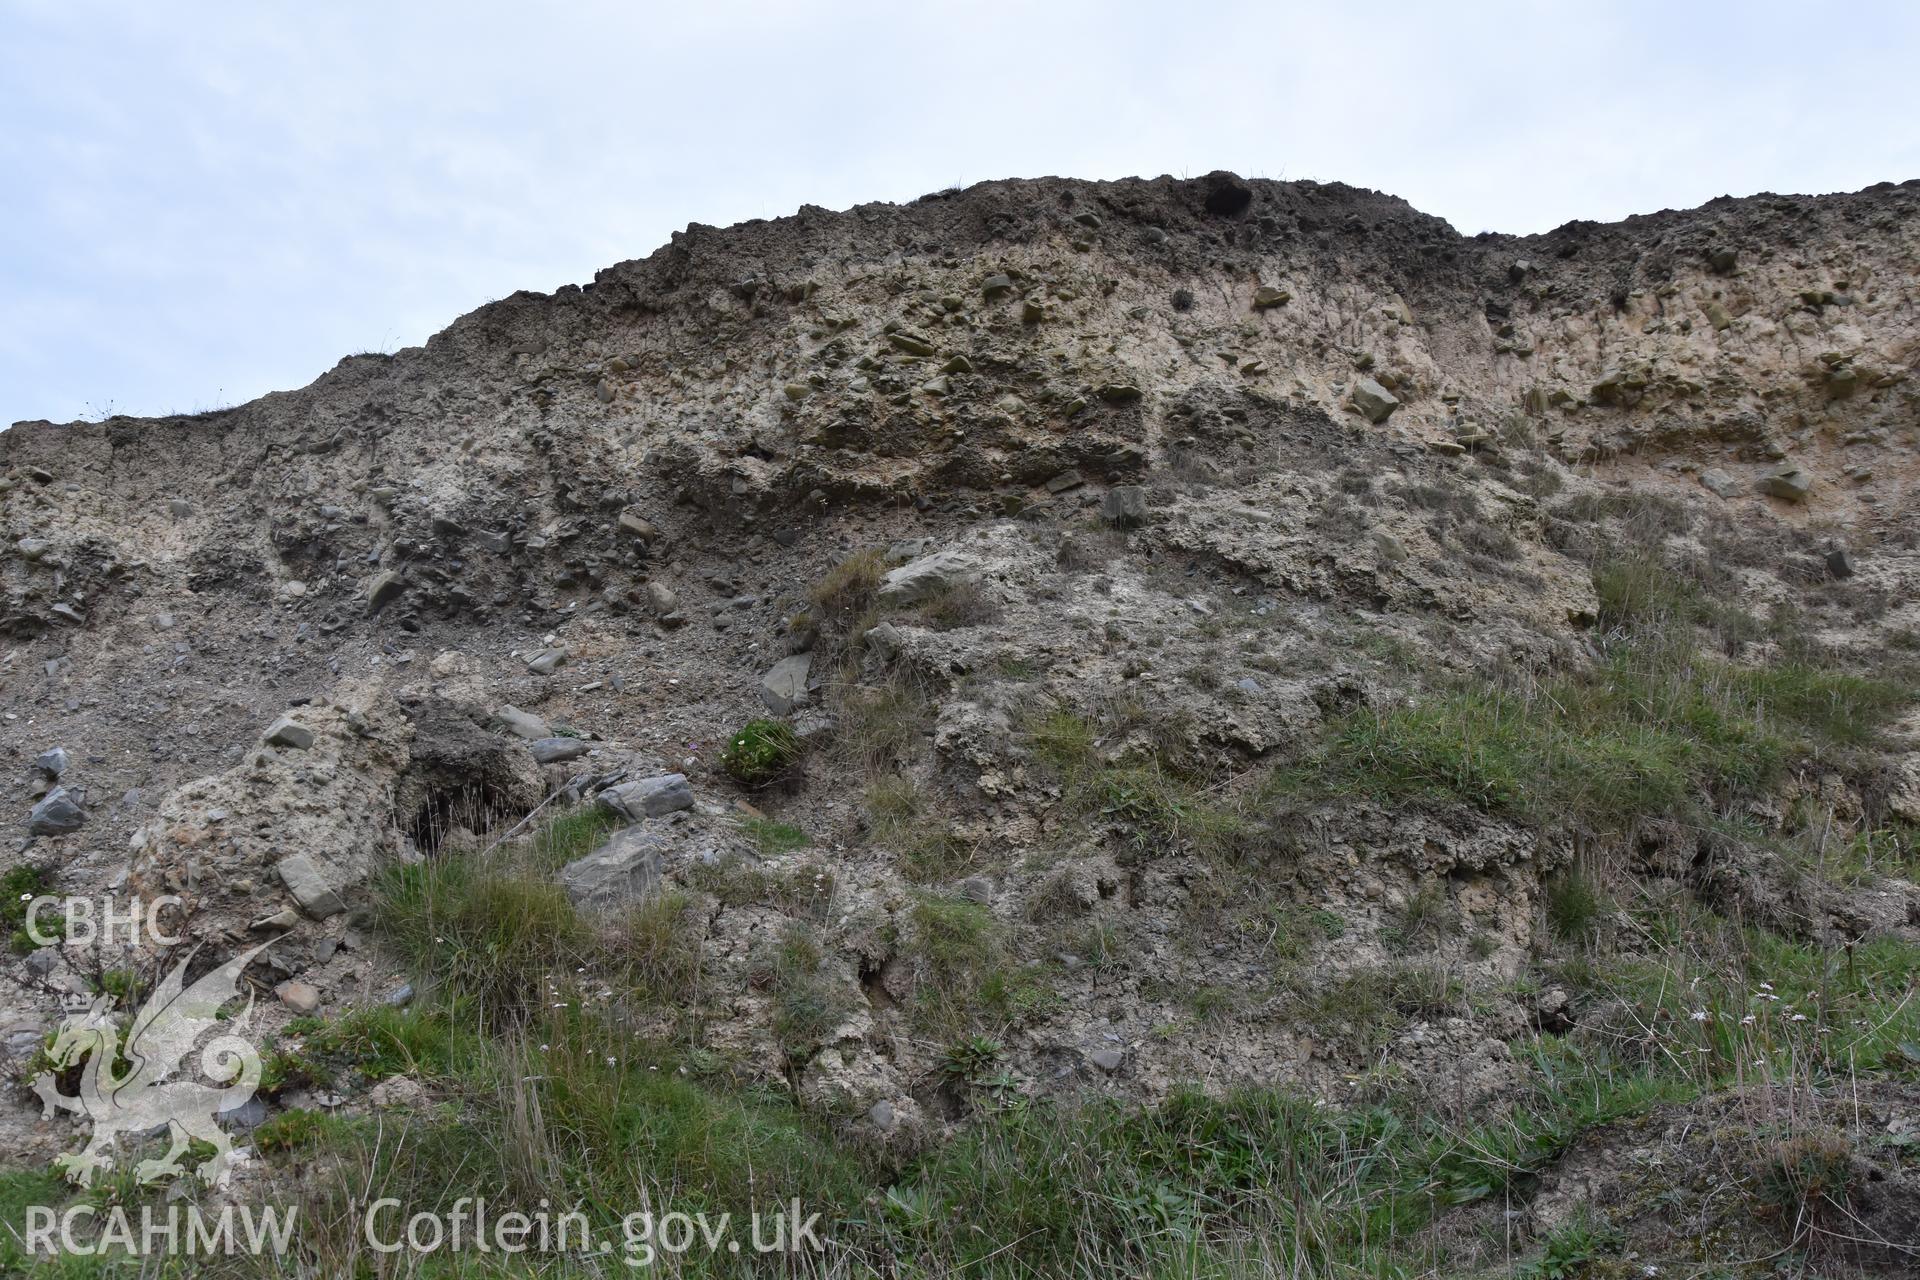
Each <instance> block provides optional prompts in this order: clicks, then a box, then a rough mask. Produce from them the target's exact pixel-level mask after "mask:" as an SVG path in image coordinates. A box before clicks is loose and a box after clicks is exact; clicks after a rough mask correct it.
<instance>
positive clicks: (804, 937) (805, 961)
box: [758, 920, 854, 1063]
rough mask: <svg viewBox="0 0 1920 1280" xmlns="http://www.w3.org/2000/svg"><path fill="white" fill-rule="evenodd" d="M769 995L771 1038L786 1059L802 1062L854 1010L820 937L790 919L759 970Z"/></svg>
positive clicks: (851, 996)
mask: <svg viewBox="0 0 1920 1280" xmlns="http://www.w3.org/2000/svg"><path fill="white" fill-rule="evenodd" d="M758 967H759V969H760V971H761V973H762V974H764V977H762V978H760V979H759V980H760V981H762V982H764V983H765V985H766V986H767V987H768V989H769V990H770V991H771V992H772V994H773V1008H774V1012H773V1034H774V1038H775V1039H776V1040H778V1041H779V1043H780V1047H781V1048H782V1049H783V1050H784V1051H785V1052H786V1054H787V1057H788V1058H789V1059H790V1060H791V1061H794V1062H799V1063H804V1062H805V1061H807V1060H808V1059H809V1058H811V1057H812V1056H813V1053H814V1051H815V1050H816V1049H818V1048H819V1047H820V1045H821V1043H822V1041H824V1040H825V1039H826V1037H827V1035H828V1033H829V1032H831V1031H833V1030H834V1028H836V1027H838V1026H839V1025H840V1024H841V1023H842V1022H843V1021H844V1020H845V1019H846V1016H847V1014H848V1013H850V1012H851V1011H852V1008H853V999H854V993H853V991H852V989H851V987H850V985H849V984H847V983H846V982H843V981H839V980H836V978H835V975H834V973H833V971H832V970H831V969H830V968H829V967H828V965H827V963H826V954H825V953H824V952H823V951H822V950H821V948H820V942H819V939H818V938H817V937H816V936H815V935H814V932H813V930H812V929H811V928H810V927H808V926H807V925H806V924H805V923H803V922H801V921H798V920H794V921H789V922H788V923H787V925H786V926H785V927H784V928H783V929H782V930H781V931H780V935H779V937H778V938H777V939H776V940H775V941H774V943H773V946H772V948H771V949H770V951H769V953H768V954H767V956H766V957H765V958H764V959H763V960H762V961H761V963H760V965H759V966H758Z"/></svg>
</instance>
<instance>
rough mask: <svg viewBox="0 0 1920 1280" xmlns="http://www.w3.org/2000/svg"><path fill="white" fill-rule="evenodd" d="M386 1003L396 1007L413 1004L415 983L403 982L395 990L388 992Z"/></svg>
mask: <svg viewBox="0 0 1920 1280" xmlns="http://www.w3.org/2000/svg"><path fill="white" fill-rule="evenodd" d="M386 1003H387V1004H388V1006H390V1007H391V1008H395V1009H403V1008H405V1007H406V1006H407V1005H410V1004H412V1003H413V984H412V983H411V982H403V983H401V984H400V985H399V986H397V987H395V988H394V989H393V990H391V991H389V992H387V995H386Z"/></svg>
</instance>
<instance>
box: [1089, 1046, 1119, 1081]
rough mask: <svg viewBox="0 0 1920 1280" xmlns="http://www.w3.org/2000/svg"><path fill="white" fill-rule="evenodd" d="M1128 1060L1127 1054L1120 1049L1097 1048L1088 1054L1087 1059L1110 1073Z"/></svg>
mask: <svg viewBox="0 0 1920 1280" xmlns="http://www.w3.org/2000/svg"><path fill="white" fill-rule="evenodd" d="M1126 1060H1127V1055H1126V1054H1125V1053H1124V1052H1122V1051H1121V1050H1119V1049H1095V1050H1094V1051H1093V1052H1092V1053H1089V1054H1088V1055H1087V1061H1088V1062H1091V1063H1092V1064H1093V1065H1094V1066H1096V1067H1098V1068H1100V1069H1101V1070H1102V1071H1104V1072H1106V1073H1107V1074H1108V1075H1112V1074H1113V1073H1114V1072H1116V1071H1118V1070H1119V1069H1120V1067H1121V1065H1122V1064H1123V1063H1125V1062H1126Z"/></svg>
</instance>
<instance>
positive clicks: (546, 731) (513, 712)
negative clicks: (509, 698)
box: [493, 705, 553, 738]
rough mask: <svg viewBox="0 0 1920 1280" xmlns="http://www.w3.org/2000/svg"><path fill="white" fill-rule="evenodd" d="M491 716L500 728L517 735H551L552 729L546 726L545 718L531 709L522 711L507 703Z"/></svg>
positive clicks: (525, 736) (548, 736)
mask: <svg viewBox="0 0 1920 1280" xmlns="http://www.w3.org/2000/svg"><path fill="white" fill-rule="evenodd" d="M493 718H494V721H495V722H496V723H497V724H499V725H500V727H501V728H503V729H506V730H507V731H508V732H510V733H512V734H514V735H515V736H517V737H521V738H551V737H552V736H553V730H552V729H551V728H549V727H548V726H547V722H546V721H545V720H542V719H541V718H540V717H539V716H536V715H534V714H533V713H532V712H531V711H522V710H521V709H520V708H518V707H516V706H512V705H507V706H503V707H501V708H499V709H498V710H497V711H495V712H494V713H493Z"/></svg>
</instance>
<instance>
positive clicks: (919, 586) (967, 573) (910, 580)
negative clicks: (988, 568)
mask: <svg viewBox="0 0 1920 1280" xmlns="http://www.w3.org/2000/svg"><path fill="white" fill-rule="evenodd" d="M979 576H980V571H979V569H978V568H977V567H976V566H975V564H974V562H973V559H972V557H970V556H968V555H966V554H965V553H964V552H960V551H955V550H953V549H952V548H951V547H949V548H947V549H946V550H943V551H935V552H933V553H932V554H931V555H924V556H921V557H920V558H919V559H917V560H910V561H908V562H907V563H906V564H903V565H901V566H900V567H899V568H898V569H895V570H893V571H892V572H890V573H888V574H887V576H886V577H884V578H882V579H881V580H880V591H879V596H880V599H881V600H883V601H885V602H886V603H888V604H893V605H904V604H915V603H917V602H919V601H921V600H925V599H927V598H928V597H929V596H937V595H939V594H940V593H941V592H943V591H947V590H950V589H951V588H953V587H955V586H958V585H959V584H960V583H962V582H970V581H972V580H973V579H975V578H978V577H979Z"/></svg>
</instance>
